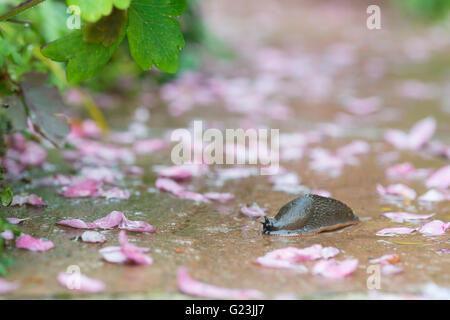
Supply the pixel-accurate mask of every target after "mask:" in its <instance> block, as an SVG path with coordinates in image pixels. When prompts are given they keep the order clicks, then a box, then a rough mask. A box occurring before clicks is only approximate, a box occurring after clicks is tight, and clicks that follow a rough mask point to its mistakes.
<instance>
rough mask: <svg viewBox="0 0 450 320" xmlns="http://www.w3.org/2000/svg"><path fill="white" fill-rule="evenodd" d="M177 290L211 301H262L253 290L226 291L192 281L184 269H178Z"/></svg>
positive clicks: (259, 294)
mask: <svg viewBox="0 0 450 320" xmlns="http://www.w3.org/2000/svg"><path fill="white" fill-rule="evenodd" d="M177 281H178V288H179V289H180V291H181V292H183V293H185V294H188V295H191V296H197V297H205V298H213V299H236V300H241V299H242V300H244V299H263V298H264V295H263V294H262V293H261V292H260V291H258V290H253V289H228V288H222V287H216V286H213V285H210V284H206V283H203V282H200V281H197V280H194V279H192V278H191V277H190V276H189V273H188V271H187V269H186V268H183V267H182V268H179V269H178V272H177Z"/></svg>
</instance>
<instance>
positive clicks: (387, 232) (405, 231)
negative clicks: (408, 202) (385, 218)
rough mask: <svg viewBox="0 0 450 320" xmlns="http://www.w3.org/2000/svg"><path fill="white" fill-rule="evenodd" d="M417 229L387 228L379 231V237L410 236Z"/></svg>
mask: <svg viewBox="0 0 450 320" xmlns="http://www.w3.org/2000/svg"><path fill="white" fill-rule="evenodd" d="M416 230H417V229H413V228H407V227H398V228H386V229H382V230H379V231H377V233H376V235H377V236H393V235H396V234H410V233H413V232H414V231H416Z"/></svg>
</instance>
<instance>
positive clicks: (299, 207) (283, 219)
mask: <svg viewBox="0 0 450 320" xmlns="http://www.w3.org/2000/svg"><path fill="white" fill-rule="evenodd" d="M264 218H265V222H263V234H270V235H278V236H298V235H306V234H315V233H319V232H322V231H329V230H334V229H339V228H342V227H346V226H349V225H352V224H355V223H358V221H359V219H358V217H357V216H356V215H355V213H354V212H353V210H352V209H350V208H349V207H348V206H347V205H345V204H344V203H342V202H340V201H338V200H335V199H332V198H326V197H322V196H318V195H315V194H307V195H304V196H302V197H299V198H296V199H294V200H292V201H291V202H288V203H287V204H285V205H284V206H283V207H282V208H281V209H280V211H279V212H278V214H277V215H276V216H275V217H274V218H267V217H264Z"/></svg>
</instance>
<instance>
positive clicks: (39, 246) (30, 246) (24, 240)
mask: <svg viewBox="0 0 450 320" xmlns="http://www.w3.org/2000/svg"><path fill="white" fill-rule="evenodd" d="M54 247H55V245H54V244H53V242H52V241H50V240H42V239H36V238H33V237H32V236H30V235H28V234H23V235H21V236H20V238H19V239H18V240H17V241H16V248H21V249H27V250H30V251H47V250H50V249H52V248H54Z"/></svg>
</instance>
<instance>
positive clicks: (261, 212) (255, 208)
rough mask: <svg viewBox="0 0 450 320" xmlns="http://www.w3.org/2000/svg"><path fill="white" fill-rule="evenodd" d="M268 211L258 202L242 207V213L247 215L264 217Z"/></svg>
mask: <svg viewBox="0 0 450 320" xmlns="http://www.w3.org/2000/svg"><path fill="white" fill-rule="evenodd" d="M266 211H267V209H266V208H261V207H260V206H259V205H258V204H257V203H253V204H252V206H251V207H249V206H243V207H242V208H241V213H242V214H243V215H245V216H247V217H264V216H265V215H266Z"/></svg>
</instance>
